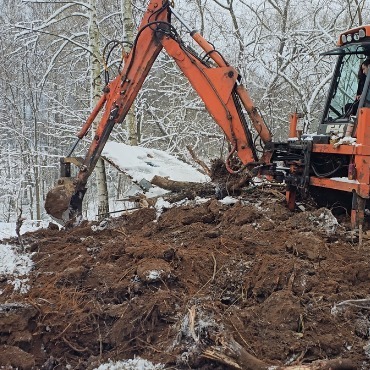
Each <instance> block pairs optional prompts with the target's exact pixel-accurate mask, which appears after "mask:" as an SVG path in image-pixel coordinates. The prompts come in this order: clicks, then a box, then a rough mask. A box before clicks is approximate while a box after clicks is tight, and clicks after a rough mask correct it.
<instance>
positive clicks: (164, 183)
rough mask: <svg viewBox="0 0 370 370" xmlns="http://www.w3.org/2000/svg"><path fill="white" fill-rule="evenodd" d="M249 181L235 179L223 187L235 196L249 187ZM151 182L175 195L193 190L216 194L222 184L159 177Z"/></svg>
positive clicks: (242, 178) (239, 178) (200, 192)
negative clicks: (245, 187) (242, 189)
mask: <svg viewBox="0 0 370 370" xmlns="http://www.w3.org/2000/svg"><path fill="white" fill-rule="evenodd" d="M232 180H233V181H232ZM249 180H250V179H249V178H247V177H235V178H233V179H231V178H230V179H229V181H228V182H226V183H225V184H223V186H224V187H225V190H226V192H227V193H229V194H230V195H233V193H235V192H239V191H240V190H241V188H243V187H244V186H245V185H247V184H248V182H249ZM150 182H151V183H152V184H153V185H156V186H159V187H160V188H162V189H166V190H171V191H173V192H175V193H179V192H182V191H188V190H191V191H192V192H193V193H199V194H203V193H206V194H215V192H216V189H217V188H218V187H219V186H220V184H214V183H210V182H203V183H199V182H187V181H175V180H171V179H169V178H167V177H162V176H157V175H156V176H154V177H153V179H152V180H151V181H150Z"/></svg>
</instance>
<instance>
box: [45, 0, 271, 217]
mask: <svg viewBox="0 0 370 370" xmlns="http://www.w3.org/2000/svg"><path fill="white" fill-rule="evenodd" d="M173 13H174V11H173V10H172V8H171V7H170V5H169V2H168V1H167V0H162V1H161V0H152V1H150V3H149V5H148V8H147V10H146V12H145V14H144V17H143V19H142V22H141V25H140V27H139V29H138V33H137V36H136V39H135V42H134V44H133V47H132V49H131V51H130V53H129V55H128V57H127V58H126V61H125V65H124V68H123V69H122V71H121V72H120V73H119V75H118V76H116V78H115V79H114V80H113V81H111V82H110V83H109V84H108V85H107V86H106V87H105V89H104V94H103V96H102V98H101V99H100V101H99V102H98V104H97V106H96V108H95V109H94V110H93V111H92V113H91V114H90V116H89V118H88V119H87V121H86V123H85V124H84V125H83V127H82V129H81V131H80V132H79V133H78V135H77V136H78V139H79V140H80V139H82V138H83V137H84V136H85V135H86V133H87V132H88V130H89V129H90V126H91V124H92V122H93V121H94V119H95V118H96V116H97V114H98V113H99V111H100V110H101V109H103V108H104V112H103V115H102V118H101V120H100V122H99V125H98V127H97V129H96V131H95V135H94V138H93V140H92V142H91V144H90V147H89V149H88V152H87V154H86V157H85V158H84V160H83V161H82V163H81V164H80V166H79V172H78V174H77V176H76V177H75V178H73V179H72V178H71V177H70V176H68V174H67V176H61V178H60V179H59V180H58V184H57V186H56V187H55V188H54V189H51V190H50V192H49V193H48V195H47V197H46V202H45V209H46V211H47V212H48V214H49V215H51V216H52V217H53V218H54V219H56V220H58V221H59V222H61V223H65V222H66V221H68V220H70V219H71V218H73V217H75V216H77V215H78V214H80V213H81V210H82V200H83V197H84V194H85V192H86V184H87V180H88V178H89V176H90V175H91V173H92V171H93V169H94V167H95V165H96V162H97V160H98V158H99V157H100V155H101V152H102V150H103V148H104V146H105V144H106V142H107V140H108V138H109V136H110V133H111V131H112V129H113V127H114V125H115V124H117V123H121V122H123V120H124V119H125V117H126V115H127V113H128V111H129V109H130V107H131V105H132V104H133V102H134V100H135V98H136V96H137V94H138V92H139V90H140V89H141V87H142V84H143V82H144V80H145V78H146V76H147V75H148V73H149V71H150V69H151V67H152V65H153V63H154V61H155V60H156V58H157V56H158V54H159V53H160V51H161V50H162V49H165V51H166V52H167V54H168V55H169V56H171V57H172V58H173V59H174V61H175V62H176V64H177V65H178V67H179V68H180V70H181V71H182V72H183V74H184V75H185V76H186V77H187V79H188V80H189V82H190V84H191V85H192V86H193V88H194V89H195V91H196V92H197V93H198V95H199V97H200V98H201V99H202V100H203V102H204V104H205V106H206V109H207V110H208V112H209V113H210V115H211V116H212V117H213V119H214V120H215V121H216V123H217V124H218V125H219V126H220V127H221V128H222V130H223V131H224V133H225V135H226V137H227V139H228V141H229V142H230V144H231V147H232V150H231V152H230V156H231V155H232V154H233V153H236V154H237V155H238V157H239V159H240V160H241V162H242V163H243V164H244V166H245V167H255V166H256V163H269V159H270V157H271V152H270V151H269V143H271V135H270V131H269V130H268V128H267V127H266V125H265V124H264V122H263V120H262V118H261V116H260V115H259V114H258V111H257V109H256V108H255V107H254V105H253V102H252V100H251V99H250V97H249V94H248V92H247V91H246V89H245V88H244V87H243V85H242V84H241V83H240V79H241V78H240V75H239V73H238V72H237V71H236V70H235V69H234V68H233V67H231V66H230V65H229V64H228V63H227V62H226V61H225V59H224V58H223V57H222V55H221V54H220V53H219V52H218V51H217V50H215V48H214V47H213V46H212V45H211V44H210V43H209V42H208V41H206V40H205V39H204V38H203V37H202V36H201V35H200V34H199V33H198V32H195V31H191V33H190V34H191V36H192V38H193V39H194V41H195V42H196V43H197V44H198V45H199V46H200V47H201V48H202V49H203V51H204V53H205V55H206V58H200V57H199V56H198V55H197V54H196V53H195V52H194V51H193V50H192V49H190V48H188V47H186V46H185V44H184V42H183V41H182V40H181V38H180V36H179V35H178V33H177V31H176V29H175V28H174V27H173V26H172V24H171V14H173ZM176 17H179V16H178V15H177V14H176ZM243 107H244V109H245V110H246V111H247V113H248V115H249V117H250V120H251V122H252V124H253V126H254V128H255V129H256V131H257V134H258V135H259V137H260V138H261V139H262V141H263V142H264V143H265V147H266V149H267V150H266V151H265V152H264V153H263V155H262V157H261V158H258V156H257V152H256V149H255V146H254V143H253V138H252V134H251V132H250V130H249V127H248V124H247V122H246V119H245V117H244V114H243V112H242V110H243ZM70 154H71V153H70ZM66 163H68V162H65V163H62V169H63V165H66ZM229 170H230V172H232V169H231V168H230V167H229ZM65 172H66V171H65V169H64V170H63V173H64V175H65Z"/></svg>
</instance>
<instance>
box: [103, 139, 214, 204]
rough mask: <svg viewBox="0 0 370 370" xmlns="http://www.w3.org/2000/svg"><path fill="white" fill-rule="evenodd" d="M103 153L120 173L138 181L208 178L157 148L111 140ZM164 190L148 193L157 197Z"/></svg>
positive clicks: (199, 179)
mask: <svg viewBox="0 0 370 370" xmlns="http://www.w3.org/2000/svg"><path fill="white" fill-rule="evenodd" d="M102 156H104V157H105V158H107V159H108V160H109V161H111V162H113V163H114V164H115V165H116V166H117V167H118V168H119V169H120V170H121V171H122V172H124V173H126V174H127V175H128V176H130V177H131V178H132V180H133V181H134V182H135V183H137V184H139V183H142V181H146V182H150V181H151V180H152V179H153V177H154V176H161V177H167V178H169V179H170V180H174V181H190V182H207V181H209V180H210V179H209V177H208V176H206V175H204V174H202V173H201V172H199V171H198V170H197V169H196V168H194V167H192V166H191V165H189V164H187V163H185V162H183V161H180V160H179V159H177V158H176V157H174V156H172V155H170V154H168V153H166V152H163V151H161V150H157V149H150V148H144V147H139V146H130V145H126V144H123V143H117V142H113V141H109V142H107V144H106V145H105V147H104V149H103V152H102ZM166 192H167V191H166V190H163V189H159V188H156V187H152V188H151V189H150V190H149V191H148V192H147V196H148V197H151V196H158V195H161V194H164V193H166Z"/></svg>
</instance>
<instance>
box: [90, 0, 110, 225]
mask: <svg viewBox="0 0 370 370" xmlns="http://www.w3.org/2000/svg"><path fill="white" fill-rule="evenodd" d="M89 3H90V4H89V5H90V23H89V42H90V50H91V54H90V68H91V99H90V100H91V107H94V106H95V105H96V103H97V102H98V100H99V98H100V95H101V91H102V84H101V77H100V65H101V63H100V61H99V59H98V55H99V33H98V26H97V15H96V0H90V1H89ZM99 117H101V116H100V115H98V117H97V118H98V119H99ZM96 122H97V120H96V121H95V122H94V130H93V131H95V130H96V125H97V123H96ZM95 176H96V187H97V195H98V215H99V216H98V218H99V219H103V218H104V217H105V216H106V214H108V212H109V197H108V187H107V177H106V173H105V164H104V161H103V160H102V159H101V158H99V159H98V161H97V163H96V166H95Z"/></svg>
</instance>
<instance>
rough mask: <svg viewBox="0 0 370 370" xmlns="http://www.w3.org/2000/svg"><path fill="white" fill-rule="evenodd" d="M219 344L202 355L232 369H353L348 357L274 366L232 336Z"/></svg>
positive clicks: (222, 339) (223, 339)
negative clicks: (259, 357)
mask: <svg viewBox="0 0 370 370" xmlns="http://www.w3.org/2000/svg"><path fill="white" fill-rule="evenodd" d="M220 344H221V346H213V347H210V348H208V349H206V350H205V351H203V353H202V357H204V358H207V359H210V360H213V361H216V362H219V363H222V364H224V365H226V366H228V367H229V368H232V369H237V370H239V369H242V370H269V369H274V370H355V369H356V366H354V364H353V363H352V361H350V360H348V359H334V360H317V361H314V362H313V363H311V364H304V365H291V366H276V365H271V364H268V363H266V362H265V361H262V360H260V359H258V358H257V357H255V356H253V355H252V354H250V353H249V352H247V351H246V350H245V349H244V348H243V347H242V346H241V345H240V344H239V343H238V342H236V341H235V339H234V338H232V337H231V338H228V339H225V338H221V339H220Z"/></svg>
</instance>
